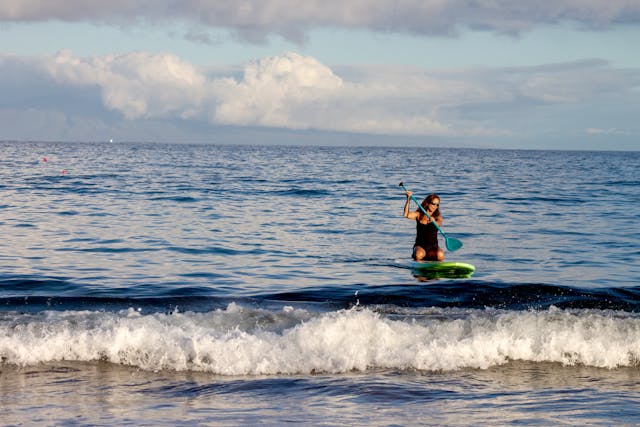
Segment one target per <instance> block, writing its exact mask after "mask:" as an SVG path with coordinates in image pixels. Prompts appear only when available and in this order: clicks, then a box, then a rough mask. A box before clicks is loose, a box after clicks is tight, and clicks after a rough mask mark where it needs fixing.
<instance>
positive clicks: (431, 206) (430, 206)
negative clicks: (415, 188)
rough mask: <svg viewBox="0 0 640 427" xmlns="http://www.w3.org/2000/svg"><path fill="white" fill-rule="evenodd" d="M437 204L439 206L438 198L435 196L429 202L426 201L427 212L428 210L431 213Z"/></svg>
mask: <svg viewBox="0 0 640 427" xmlns="http://www.w3.org/2000/svg"><path fill="white" fill-rule="evenodd" d="M439 206H440V199H438V198H435V199H433V200H432V201H430V202H429V203H427V212H429V214H432V213H433V212H435V211H436V209H438V207H439Z"/></svg>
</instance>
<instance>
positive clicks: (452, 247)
mask: <svg viewBox="0 0 640 427" xmlns="http://www.w3.org/2000/svg"><path fill="white" fill-rule="evenodd" d="M398 186H400V187H402V189H403V190H404V191H405V192H406V191H409V190H407V187H405V186H404V183H403V182H401V183H400V184H398ZM411 200H413V201H414V202H415V203H416V205H418V207H419V208H420V210H421V211H422V212H423V213H424V214H425V215H426V216H427V218H429V219H431V216H430V215H429V213H428V212H427V211H426V210H424V208H423V207H422V205H421V204H420V202H418V201H417V200H416V198H415V197H413V194H412V195H411ZM433 225H435V226H436V228H437V229H438V231H439V232H440V233H442V236H443V237H444V242H445V244H446V245H447V249H448V250H449V251H451V252H455V251H457V250H458V249H460V248H461V247H462V242H461V241H460V240H458V239H454V238H453V237H448V236H447V235H446V234H444V231H442V228H440V227H439V226H438V224H436V222H435V221H433Z"/></svg>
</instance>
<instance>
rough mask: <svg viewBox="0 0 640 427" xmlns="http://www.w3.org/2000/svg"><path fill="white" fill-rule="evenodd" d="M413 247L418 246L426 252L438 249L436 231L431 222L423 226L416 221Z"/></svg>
mask: <svg viewBox="0 0 640 427" xmlns="http://www.w3.org/2000/svg"><path fill="white" fill-rule="evenodd" d="M415 246H420V247H421V248H422V249H424V250H425V251H426V252H429V250H430V249H437V248H438V229H437V228H436V226H435V224H434V223H433V222H429V223H428V224H423V223H421V222H420V221H418V220H416V243H414V247H415Z"/></svg>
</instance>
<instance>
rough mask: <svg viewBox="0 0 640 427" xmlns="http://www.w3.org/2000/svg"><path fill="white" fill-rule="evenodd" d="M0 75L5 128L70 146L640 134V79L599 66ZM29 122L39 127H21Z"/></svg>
mask: <svg viewBox="0 0 640 427" xmlns="http://www.w3.org/2000/svg"><path fill="white" fill-rule="evenodd" d="M0 74H1V75H2V76H3V79H2V80H1V81H0V93H3V94H4V98H3V99H2V100H0V109H4V110H3V111H4V113H3V114H4V115H3V121H4V120H5V119H6V120H7V123H26V122H27V121H28V120H34V122H40V123H43V128H46V126H49V127H50V128H51V129H52V132H53V131H55V132H57V134H60V135H62V136H65V134H64V132H63V130H61V129H63V128H65V126H66V127H67V128H69V127H73V128H74V129H76V130H77V131H78V129H80V130H81V131H78V133H77V134H78V135H80V134H82V135H85V134H88V133H90V131H91V128H92V127H93V128H95V129H96V131H97V132H100V133H103V132H108V129H109V128H110V126H111V127H112V126H113V123H116V122H119V121H121V120H123V119H124V120H125V122H123V123H124V124H120V125H118V129H120V130H122V131H123V132H125V131H131V129H133V128H134V127H135V123H139V124H140V126H143V127H145V128H149V126H152V125H153V126H155V127H156V128H157V127H158V126H159V125H158V123H172V126H173V124H177V125H176V126H178V127H180V123H183V124H186V125H187V126H191V125H198V124H200V125H207V126H212V127H217V126H218V127H219V126H234V127H240V128H251V127H252V128H272V129H288V130H297V131H300V130H314V131H329V132H346V133H358V134H370V135H401V136H429V137H449V138H490V137H504V136H510V135H511V136H512V135H522V134H532V135H535V134H536V133H540V132H541V129H543V130H544V131H551V130H554V131H558V132H561V131H565V132H574V133H577V132H580V133H581V134H584V131H583V130H584V129H620V130H622V129H624V128H625V126H632V127H633V126H635V127H636V128H637V124H636V121H635V120H632V121H627V122H625V121H624V115H625V114H627V115H629V114H628V113H626V111H627V110H629V109H631V110H633V108H634V107H633V106H638V105H639V104H640V93H639V92H638V90H637V88H638V87H640V70H634V69H615V68H613V67H611V66H610V65H609V64H608V63H606V62H604V61H599V60H589V61H577V62H569V63H563V64H549V65H544V66H536V67H510V68H466V69H450V70H426V69H412V70H407V69H402V68H396V67H359V68H358V67H351V68H343V69H340V70H333V69H331V68H330V67H328V66H327V65H325V64H322V63H321V62H320V61H318V60H317V59H315V58H313V57H309V56H303V55H299V54H297V53H293V52H289V53H285V54H282V55H278V56H273V57H266V58H262V59H259V60H256V61H252V62H250V63H247V64H244V65H243V66H241V67H240V68H236V69H231V70H229V69H218V70H214V69H207V68H204V67H197V66H194V65H192V64H190V63H188V62H186V61H184V60H181V59H180V58H178V57H177V56H175V55H170V54H152V53H146V52H133V53H128V54H123V55H105V56H93V57H88V58H79V57H75V56H74V55H73V54H72V53H71V52H69V51H62V52H60V53H58V54H57V55H53V56H38V57H20V56H7V55H5V56H1V55H0ZM596 110H597V111H598V114H597V115H595V114H593V113H591V114H589V111H596ZM20 111H24V112H25V113H24V117H28V120H19V118H18V116H19V112H20ZM619 112H621V113H619ZM11 117H13V118H11ZM587 117H589V119H590V120H597V123H595V122H594V123H588V122H586V120H587V119H586V118H587ZM618 118H620V119H618ZM625 123H626V125H625ZM9 127H10V126H5V129H4V130H3V132H5V135H6V132H8V130H7V129H8V128H9ZM174 127H175V126H174ZM22 129H24V126H23V127H22ZM65 129H66V128H65ZM590 133H591V134H595V133H597V131H590ZM176 134H177V133H176ZM629 134H631V133H629ZM636 134H637V131H636ZM0 137H3V135H0Z"/></svg>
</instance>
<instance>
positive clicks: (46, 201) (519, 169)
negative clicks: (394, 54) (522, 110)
mask: <svg viewBox="0 0 640 427" xmlns="http://www.w3.org/2000/svg"><path fill="white" fill-rule="evenodd" d="M45 160H46V161H45ZM400 181H404V183H405V185H407V187H409V188H410V189H411V190H413V191H414V193H416V195H417V196H418V197H419V196H425V195H426V194H428V193H431V192H436V193H438V194H439V195H440V197H441V211H442V213H443V215H444V220H445V223H444V225H443V229H444V230H445V232H447V233H448V234H449V235H450V236H451V237H455V238H457V239H459V240H461V241H462V242H463V243H464V246H463V248H462V249H460V250H459V251H457V252H455V253H447V254H446V257H447V260H452V261H464V262H467V263H471V264H474V265H475V266H476V272H475V274H474V275H473V276H472V277H471V278H467V279H434V278H429V277H420V276H416V275H415V274H414V272H412V270H411V269H410V266H409V255H410V253H411V246H412V242H413V238H414V233H415V224H414V223H412V222H411V221H409V220H406V219H404V218H403V216H402V207H403V205H404V200H405V197H404V194H403V192H402V191H401V189H400V188H399V187H398V183H399V182H400ZM0 194H1V198H0V229H1V230H2V239H0V267H1V268H0V377H1V380H2V382H1V385H0V401H1V403H2V407H3V408H4V409H3V410H4V412H3V413H0V421H1V422H2V424H3V425H52V424H55V425H79V424H80V425H87V424H88V425H126V424H130V425H172V426H173V425H194V424H202V425H205V424H206V425H247V424H256V423H264V424H268V425H279V424H282V423H285V422H295V423H302V424H307V425H319V424H320V425H345V424H346V425H424V424H428V425H429V424H431V425H467V424H469V423H470V420H473V424H475V425H504V424H521V425H558V424H563V423H564V424H579V425H610V424H612V423H617V424H620V423H622V424H637V423H640V410H638V409H635V408H637V407H638V405H637V404H638V403H639V401H640V385H638V384H640V383H639V381H638V380H640V370H639V369H638V367H639V366H640V362H639V361H640V227H639V226H638V224H639V223H640V209H638V208H639V207H640V152H626V153H621V152H563V151H510V150H473V149H443V148H365V147H289V146H282V147H270V146H217V145H197V146H190V145H189V146H187V145H160V144H89V143H86V144H72V143H46V144H45V143H26V142H5V143H0ZM443 246H444V245H443Z"/></svg>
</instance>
